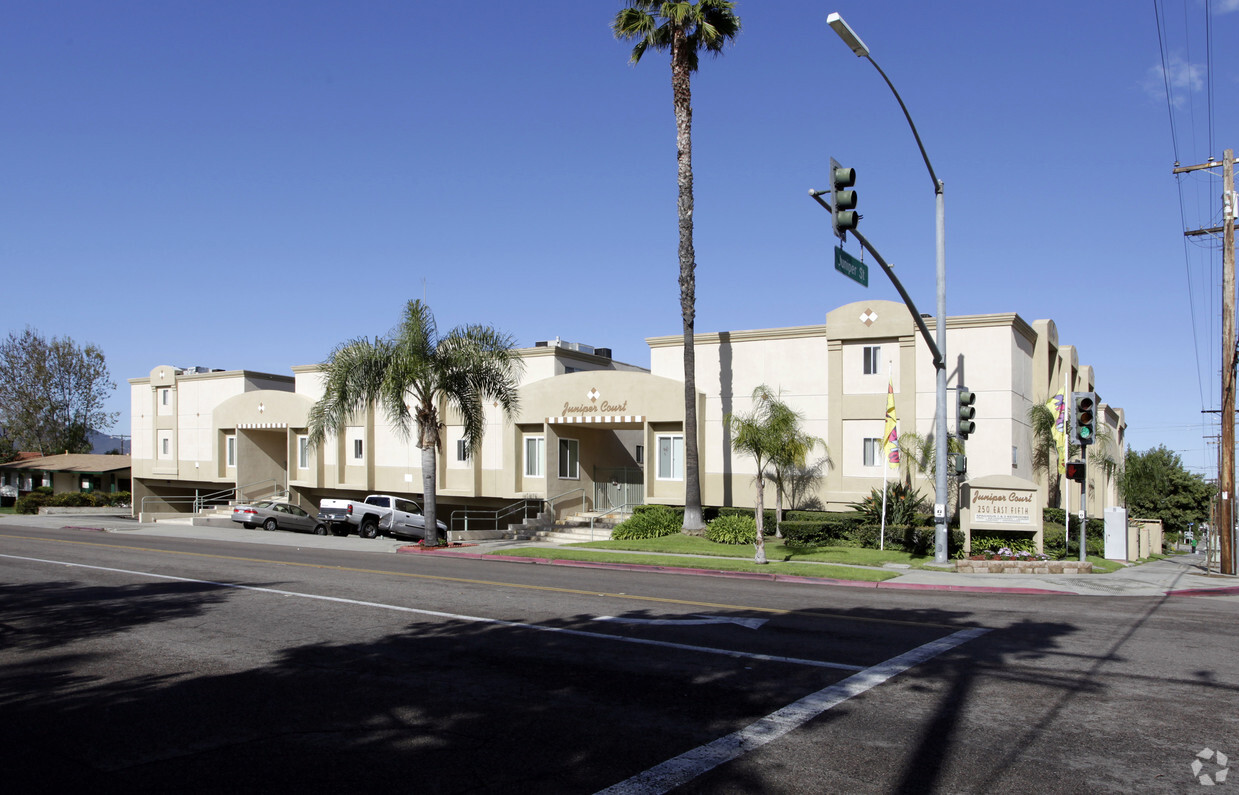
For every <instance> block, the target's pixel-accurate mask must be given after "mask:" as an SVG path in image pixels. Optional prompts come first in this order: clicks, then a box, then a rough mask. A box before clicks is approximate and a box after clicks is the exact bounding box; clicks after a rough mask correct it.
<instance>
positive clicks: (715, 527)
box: [706, 512, 757, 544]
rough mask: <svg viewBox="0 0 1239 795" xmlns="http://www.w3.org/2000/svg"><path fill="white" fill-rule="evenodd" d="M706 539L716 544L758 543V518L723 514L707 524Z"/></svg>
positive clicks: (749, 515)
mask: <svg viewBox="0 0 1239 795" xmlns="http://www.w3.org/2000/svg"><path fill="white" fill-rule="evenodd" d="M706 540H707V541H713V542H714V543H716V544H755V543H757V519H755V518H754V517H753V515H752V513H751V512H750V513H749V514H748V515H738V514H723V515H720V516H719V517H718V518H717V519H715V520H714V521H713V522H710V524H708V525H706Z"/></svg>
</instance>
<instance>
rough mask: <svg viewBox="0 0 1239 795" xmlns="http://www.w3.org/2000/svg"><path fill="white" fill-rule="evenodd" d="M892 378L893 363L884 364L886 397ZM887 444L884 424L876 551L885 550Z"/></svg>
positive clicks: (887, 433) (888, 416)
mask: <svg viewBox="0 0 1239 795" xmlns="http://www.w3.org/2000/svg"><path fill="white" fill-rule="evenodd" d="M894 377H895V375H894V363H892V362H887V363H886V394H887V395H890V394H891V390H892V389H894V380H893V379H894ZM885 417H886V420H887V421H889V420H890V415H889V414H886V415H885ZM889 443H890V431H889V430H887V429H886V427H885V424H884V425H883V431H882V525H881V530H880V531H879V532H878V550H880V551H885V550H886V491H887V489H886V479H887V477H888V475H889V474H890V468H891V462H890V450H888V449H887V447H888V445H889Z"/></svg>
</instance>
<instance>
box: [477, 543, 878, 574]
mask: <svg viewBox="0 0 1239 795" xmlns="http://www.w3.org/2000/svg"><path fill="white" fill-rule="evenodd" d="M593 543H595V544H600V543H608V542H601V541H597V542H593ZM706 543H709V542H706ZM590 546H592V545H591V544H584V545H576V544H571V545H568V546H562V547H521V548H511V549H499V550H495V551H494V552H491V553H489V554H491V555H510V556H514V557H531V558H546V559H549V560H581V561H589V562H592V563H629V564H635V565H639V566H662V567H664V568H672V569H710V570H711V571H747V572H757V573H760V574H786V575H789V576H795V577H825V578H829V579H835V580H861V581H864V582H881V581H882V580H889V579H891V578H893V577H898V576H899V575H898V573H897V572H892V571H884V570H882V569H871V568H853V567H851V566H831V565H824V564H818V563H789V562H785V561H782V560H778V559H776V558H770V563H768V564H766V565H764V566H762V565H758V564H756V563H754V562H753V552H752V547H747V549H748V555H747V556H746V557H726V556H719V555H713V556H710V557H681V556H678V555H667V554H661V555H640V554H636V555H634V554H628V553H624V552H606V551H603V550H597V549H590V548H582V547H590ZM767 546H768V545H767ZM732 549H736V550H743V549H746V548H745V547H732Z"/></svg>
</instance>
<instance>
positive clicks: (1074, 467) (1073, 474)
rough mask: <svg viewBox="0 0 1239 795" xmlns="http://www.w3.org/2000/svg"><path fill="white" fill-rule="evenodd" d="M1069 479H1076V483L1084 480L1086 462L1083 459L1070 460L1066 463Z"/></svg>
mask: <svg viewBox="0 0 1239 795" xmlns="http://www.w3.org/2000/svg"><path fill="white" fill-rule="evenodd" d="M1066 469H1067V479H1068V480H1074V481H1075V482H1076V483H1083V482H1084V462H1083V461H1068V462H1067V465H1066Z"/></svg>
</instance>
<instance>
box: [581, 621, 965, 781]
mask: <svg viewBox="0 0 1239 795" xmlns="http://www.w3.org/2000/svg"><path fill="white" fill-rule="evenodd" d="M986 632H989V629H987V628H984V627H976V628H972V629H964V630H960V631H959V632H956V633H954V634H951V635H948V636H946V637H945V638H940V639H938V640H935V641H931V642H930V643H926V644H925V645H924V646H918V647H917V648H915V649H912V650H911V651H909V652H905V653H904V654H900V655H899V656H897V657H892V658H891V659H889V660H887V661H886V662H884V663H879V664H877V665H875V666H873V667H871V668H866V669H865V670H863V671H861V672H860V673H857V674H853V675H852V676H849V677H848V678H847V679H844V680H843V681H842V682H837V683H835V684H833V685H831V686H830V687H827V688H824V689H822V690H819V691H817V692H816V693H812V694H810V695H808V696H805V697H804V698H802V699H800V700H799V701H795V702H793V703H791V704H789V705H787V706H786V707H783V708H782V709H780V710H778V711H776V712H772V713H771V714H769V715H767V716H766V717H764V718H761V719H760V720H758V721H756V722H754V723H751V724H749V725H748V726H746V727H744V728H743V729H740V730H739V731H735V732H732V733H731V734H728V735H726V736H724V737H720V738H718V739H717V740H715V741H713V742H711V743H707V744H705V745H701V746H698V747H697V748H694V749H692V750H691V751H687V752H685V753H682V754H680V755H679V756H677V757H675V758H673V759H668V760H667V761H666V762H663V763H662V764H660V765H655V766H654V767H652V768H650V769H649V770H646V771H645V772H643V773H638V774H637V775H635V776H633V777H632V778H630V779H628V780H626V781H621V782H620V783H618V784H615V785H613V786H610V787H607V788H606V789H604V790H599V792H598V793H597V795H661V794H662V793H665V792H669V791H670V790H673V789H675V788H676V787H678V786H680V785H682V784H685V783H687V782H689V781H691V780H693V779H694V778H696V777H697V776H700V775H701V774H703V773H706V772H708V771H710V770H713V769H714V768H716V767H718V766H719V765H721V764H723V763H724V762H730V761H731V760H733V759H736V758H738V757H740V756H742V755H744V754H746V753H748V752H749V751H752V750H754V749H756V748H760V747H761V746H763V745H765V744H766V743H769V742H771V741H773V740H777V739H778V738H780V737H782V736H783V735H785V734H787V733H788V732H790V731H791V730H792V729H795V728H798V727H799V726H801V725H803V724H804V723H806V722H808V721H810V720H812V719H813V718H816V717H817V716H818V715H821V714H822V713H823V712H825V711H826V710H828V709H830V708H831V707H834V706H836V705H838V704H841V703H843V702H844V701H847V700H848V699H850V698H852V697H853V696H858V695H860V694H861V693H864V692H865V691H867V690H870V689H872V688H874V687H877V686H878V685H880V684H882V683H883V682H885V681H886V680H888V679H890V678H891V677H893V676H896V675H898V674H901V673H903V672H904V671H906V670H908V669H909V668H912V667H914V666H916V665H920V664H921V663H923V662H926V661H928V660H931V659H933V658H934V657H937V656H938V655H939V654H942V653H943V652H947V651H950V650H951V649H953V648H955V647H956V646H959V645H961V644H964V643H967V642H968V641H970V640H972V639H973V638H977V637H980V636H981V635H984V634H985V633H986Z"/></svg>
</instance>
